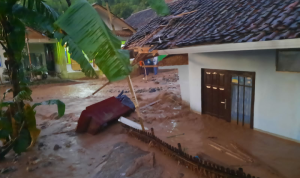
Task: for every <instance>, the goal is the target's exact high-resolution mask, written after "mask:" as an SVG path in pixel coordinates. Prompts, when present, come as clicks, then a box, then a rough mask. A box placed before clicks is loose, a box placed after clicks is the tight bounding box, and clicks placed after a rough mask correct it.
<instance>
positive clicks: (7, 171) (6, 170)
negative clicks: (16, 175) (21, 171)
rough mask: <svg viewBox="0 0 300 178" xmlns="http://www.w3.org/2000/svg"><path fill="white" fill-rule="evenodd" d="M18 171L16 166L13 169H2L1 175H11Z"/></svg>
mask: <svg viewBox="0 0 300 178" xmlns="http://www.w3.org/2000/svg"><path fill="white" fill-rule="evenodd" d="M16 170H17V168H15V167H14V166H12V167H6V168H3V169H1V174H6V173H9V172H14V171H16Z"/></svg>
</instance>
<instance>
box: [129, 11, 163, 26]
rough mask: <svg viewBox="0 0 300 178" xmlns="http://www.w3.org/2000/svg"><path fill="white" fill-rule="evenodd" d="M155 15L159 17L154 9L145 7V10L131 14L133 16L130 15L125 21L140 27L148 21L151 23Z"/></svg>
mask: <svg viewBox="0 0 300 178" xmlns="http://www.w3.org/2000/svg"><path fill="white" fill-rule="evenodd" d="M155 17H157V15H156V12H155V11H154V10H152V9H145V10H142V11H139V12H137V13H134V14H131V16H130V17H128V18H127V19H126V20H125V22H127V23H128V24H129V25H131V26H132V27H133V28H135V29H139V28H140V27H143V26H145V25H146V24H147V23H149V22H150V21H151V20H152V19H154V18H155Z"/></svg>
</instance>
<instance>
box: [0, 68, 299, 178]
mask: <svg viewBox="0 0 300 178" xmlns="http://www.w3.org/2000/svg"><path fill="white" fill-rule="evenodd" d="M132 81H133V85H134V87H135V90H136V92H137V93H138V98H139V103H140V105H141V106H145V105H147V104H149V103H151V102H154V101H159V102H157V103H156V104H154V105H152V106H148V107H146V108H144V109H141V112H142V115H143V118H144V121H145V126H146V127H148V128H151V127H152V128H154V131H155V134H156V135H157V136H158V137H160V138H161V139H162V140H164V141H165V142H168V143H169V144H171V145H173V146H177V143H181V145H182V148H183V150H184V151H185V152H187V153H188V154H191V155H195V156H196V155H198V156H200V157H202V158H204V159H207V160H210V161H213V162H215V163H217V164H220V165H223V166H224V167H229V168H233V169H237V168H239V167H242V168H243V169H244V171H245V172H247V173H250V174H252V175H255V176H258V177H261V178H263V177H265V178H298V177H300V162H299V159H300V144H297V143H294V142H291V141H287V140H283V139H280V138H276V137H273V136H270V135H266V134H264V133H260V132H257V131H254V130H251V129H246V128H242V127H239V126H236V125H232V124H230V123H228V122H225V121H223V120H220V119H217V118H214V117H211V116H208V115H198V114H196V113H193V112H191V111H190V109H189V107H188V106H186V105H184V104H182V103H181V97H180V87H179V84H178V75H177V70H169V71H160V73H159V74H158V75H157V76H153V74H150V76H148V82H146V81H145V80H143V76H138V77H134V78H133V79H132ZM105 82H106V81H105V80H77V81H73V82H68V83H57V84H47V85H34V86H32V87H31V88H32V90H33V99H34V102H40V101H44V100H49V99H61V100H62V101H63V102H65V104H66V113H65V115H64V116H63V117H62V118H59V119H58V117H57V111H56V107H55V106H39V108H38V109H37V124H38V127H39V128H41V129H42V132H41V135H40V137H39V140H38V143H37V144H36V146H35V147H34V148H32V149H31V150H28V152H26V153H23V154H22V155H20V156H16V155H14V154H13V152H11V153H10V154H8V155H7V156H6V159H5V160H3V161H1V162H0V168H1V169H2V173H1V174H0V177H3V178H6V177H8V178H19V177H20V178H21V177H30V178H40V177H43V178H54V177H64V178H69V177H70V178H71V177H76V178H77V177H78V178H82V177H86V178H121V177H130V178H138V177H143V178H144V177H149V178H196V177H197V176H196V175H195V174H194V173H193V172H191V171H190V170H188V169H186V168H185V167H182V166H181V165H178V164H177V162H175V161H173V160H172V159H170V158H169V157H167V156H165V155H163V154H162V153H161V152H159V151H158V150H156V149H155V148H153V147H149V146H148V145H147V144H144V143H142V142H140V141H138V140H136V139H134V138H131V137H129V136H128V135H127V134H126V132H125V130H124V129H123V128H122V127H121V125H120V124H119V123H117V122H116V123H113V124H111V125H108V126H107V127H106V128H105V129H104V130H103V131H102V132H100V133H99V134H97V135H95V136H92V135H89V134H76V133H75V132H74V128H75V127H76V124H77V120H78V118H79V116H80V113H81V111H82V110H84V109H85V107H86V106H89V105H91V104H94V103H96V102H99V101H102V100H104V99H106V98H108V97H110V96H117V95H118V93H119V92H121V91H122V90H124V91H125V93H126V94H127V95H128V96H130V92H129V88H128V85H127V81H120V82H116V83H113V84H110V85H108V86H106V87H105V88H104V89H103V90H102V91H100V92H99V93H97V94H96V95H95V96H91V94H92V93H93V92H94V91H95V90H96V89H98V88H99V87H100V86H101V85H103V84H104V83H105ZM5 88H7V87H3V86H2V87H1V88H0V92H1V93H2V92H3V91H4V90H5ZM10 98H11V96H8V99H10ZM128 118H129V119H131V120H133V121H137V115H136V113H132V114H131V115H130V116H129V117H128Z"/></svg>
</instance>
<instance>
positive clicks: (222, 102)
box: [221, 99, 226, 109]
mask: <svg viewBox="0 0 300 178" xmlns="http://www.w3.org/2000/svg"><path fill="white" fill-rule="evenodd" d="M221 104H224V105H225V109H226V99H225V101H221Z"/></svg>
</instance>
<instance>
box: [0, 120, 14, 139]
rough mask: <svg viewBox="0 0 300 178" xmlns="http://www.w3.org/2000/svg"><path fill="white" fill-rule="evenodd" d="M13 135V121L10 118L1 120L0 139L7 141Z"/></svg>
mask: <svg viewBox="0 0 300 178" xmlns="http://www.w3.org/2000/svg"><path fill="white" fill-rule="evenodd" d="M11 133H12V125H11V121H10V120H9V118H8V117H1V118H0V139H6V138H8V136H9V135H10V134H11Z"/></svg>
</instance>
